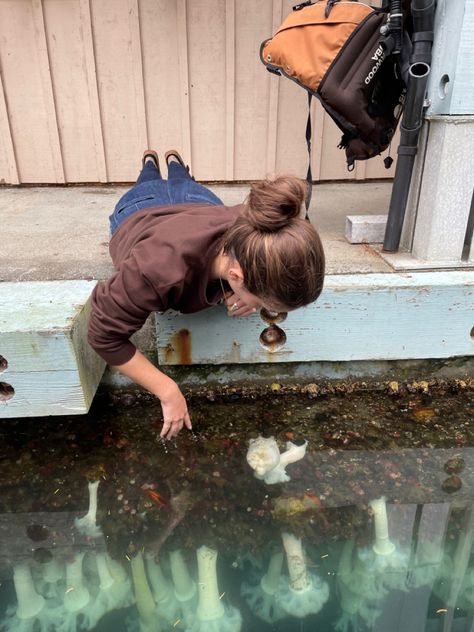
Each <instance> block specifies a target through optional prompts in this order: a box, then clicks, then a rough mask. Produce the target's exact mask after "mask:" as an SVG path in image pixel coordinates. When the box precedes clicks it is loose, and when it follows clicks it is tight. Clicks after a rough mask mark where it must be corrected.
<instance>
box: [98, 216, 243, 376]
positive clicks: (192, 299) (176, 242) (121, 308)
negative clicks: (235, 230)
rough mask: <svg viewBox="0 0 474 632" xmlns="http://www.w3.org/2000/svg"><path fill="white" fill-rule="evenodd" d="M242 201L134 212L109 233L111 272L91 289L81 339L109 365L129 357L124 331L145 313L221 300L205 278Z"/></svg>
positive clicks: (195, 309) (127, 333)
mask: <svg viewBox="0 0 474 632" xmlns="http://www.w3.org/2000/svg"><path fill="white" fill-rule="evenodd" d="M242 209H243V205H241V204H239V205H237V206H232V207H227V206H211V205H207V204H206V205H204V204H203V205H200V204H186V205H166V206H157V207H153V208H147V209H143V210H141V211H137V212H136V213H134V214H133V215H132V216H131V217H129V218H128V219H127V220H126V221H125V222H124V223H123V224H122V225H121V226H120V227H119V228H118V230H117V231H116V232H115V234H114V236H113V237H112V239H111V241H110V246H109V250H110V254H111V257H112V261H113V263H114V265H115V267H116V269H117V272H116V273H115V274H114V276H113V277H112V278H110V279H109V280H108V281H104V282H101V283H98V284H97V286H96V287H95V289H94V291H93V293H92V313H91V317H90V320H89V332H88V340H89V343H90V345H91V346H92V347H93V348H94V349H95V351H96V352H97V353H98V354H99V355H100V356H101V357H102V358H103V359H104V360H105V361H106V362H107V363H108V364H111V365H120V364H124V363H125V362H127V361H128V360H130V359H131V358H132V357H133V356H134V354H135V350H136V349H135V346H134V345H133V344H132V343H131V342H130V340H129V338H130V336H131V335H132V334H133V333H135V332H136V331H138V329H140V327H142V325H143V324H144V322H145V321H146V319H147V317H148V315H149V314H151V313H152V312H164V311H166V310H167V309H175V310H177V311H180V312H182V313H184V314H190V313H193V312H198V311H200V310H202V309H205V308H206V307H209V305H214V304H215V303H216V302H217V301H218V300H219V299H221V298H222V290H221V288H220V284H219V283H218V282H216V281H212V280H211V279H210V273H211V266H212V263H213V261H214V258H215V257H216V255H217V254H218V252H219V250H220V247H221V238H222V236H223V235H224V233H225V231H226V230H227V229H228V228H230V226H232V224H233V223H234V221H235V220H236V218H237V216H238V215H239V213H240V212H241V211H242Z"/></svg>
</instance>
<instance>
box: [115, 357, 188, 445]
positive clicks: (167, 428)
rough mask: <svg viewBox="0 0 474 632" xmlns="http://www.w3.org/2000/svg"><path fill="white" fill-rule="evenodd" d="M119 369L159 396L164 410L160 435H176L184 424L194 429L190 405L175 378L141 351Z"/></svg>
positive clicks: (170, 437)
mask: <svg viewBox="0 0 474 632" xmlns="http://www.w3.org/2000/svg"><path fill="white" fill-rule="evenodd" d="M117 369H118V370H119V371H120V372H121V373H123V374H124V375H126V376H127V377H129V378H130V379H132V380H133V381H134V382H136V383H137V384H140V386H143V387H144V388H146V389H147V390H149V391H150V392H151V393H153V395H155V396H156V397H158V398H159V400H160V402H161V410H162V411H163V428H162V429H161V433H160V436H161V437H164V438H165V439H172V438H173V437H175V436H176V435H177V434H178V432H179V431H180V430H181V428H182V427H183V426H186V428H188V430H191V429H192V425H191V419H190V418H189V413H188V405H187V404H186V400H185V399H184V395H183V394H182V392H181V391H180V390H179V386H178V385H177V384H176V382H175V381H174V380H172V379H171V378H170V377H168V376H167V375H165V374H164V373H163V372H162V371H160V370H159V369H157V368H156V367H155V366H154V365H153V364H152V363H151V362H150V361H149V360H147V358H145V356H144V355H143V354H141V353H140V351H136V352H135V355H134V356H133V357H132V358H131V359H130V360H128V362H125V363H124V364H122V365H120V366H117Z"/></svg>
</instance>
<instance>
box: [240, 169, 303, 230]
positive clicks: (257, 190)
mask: <svg viewBox="0 0 474 632" xmlns="http://www.w3.org/2000/svg"><path fill="white" fill-rule="evenodd" d="M306 192H307V184H306V182H305V181H304V180H301V178H297V177H296V176H278V177H277V178H276V179H275V180H269V179H265V180H259V181H258V182H254V183H253V184H252V186H251V188H250V193H249V195H248V197H247V207H246V211H245V216H246V218H247V220H248V222H249V223H250V224H251V225H252V226H253V227H254V228H255V229H256V230H259V231H262V232H275V231H278V230H280V229H281V228H284V227H285V226H288V224H289V223H290V222H291V221H292V220H293V219H294V218H296V217H299V216H300V213H301V205H302V203H303V201H304V199H305V197H306Z"/></svg>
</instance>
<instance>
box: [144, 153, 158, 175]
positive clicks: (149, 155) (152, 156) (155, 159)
mask: <svg viewBox="0 0 474 632" xmlns="http://www.w3.org/2000/svg"><path fill="white" fill-rule="evenodd" d="M149 159H151V160H153V162H154V163H155V167H156V168H157V169H158V173H159V174H160V176H161V171H160V160H159V158H158V154H157V153H156V151H154V150H153V149H145V151H144V152H143V158H142V168H143V167H144V166H145V163H146V161H147V160H149Z"/></svg>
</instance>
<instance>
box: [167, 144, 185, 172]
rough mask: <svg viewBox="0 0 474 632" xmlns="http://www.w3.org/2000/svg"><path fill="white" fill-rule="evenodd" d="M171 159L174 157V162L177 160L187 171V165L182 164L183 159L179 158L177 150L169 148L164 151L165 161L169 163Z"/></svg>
mask: <svg viewBox="0 0 474 632" xmlns="http://www.w3.org/2000/svg"><path fill="white" fill-rule="evenodd" d="M171 159H174V160H175V161H176V162H179V164H180V165H181V166H182V167H184V168H185V169H186V171H187V172H188V173H189V165H185V164H184V160H183V159H182V158H181V156H180V154H179V152H177V151H176V149H170V150H169V151H167V152H166V154H165V161H166V164H167V165H169V164H170V161H171Z"/></svg>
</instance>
